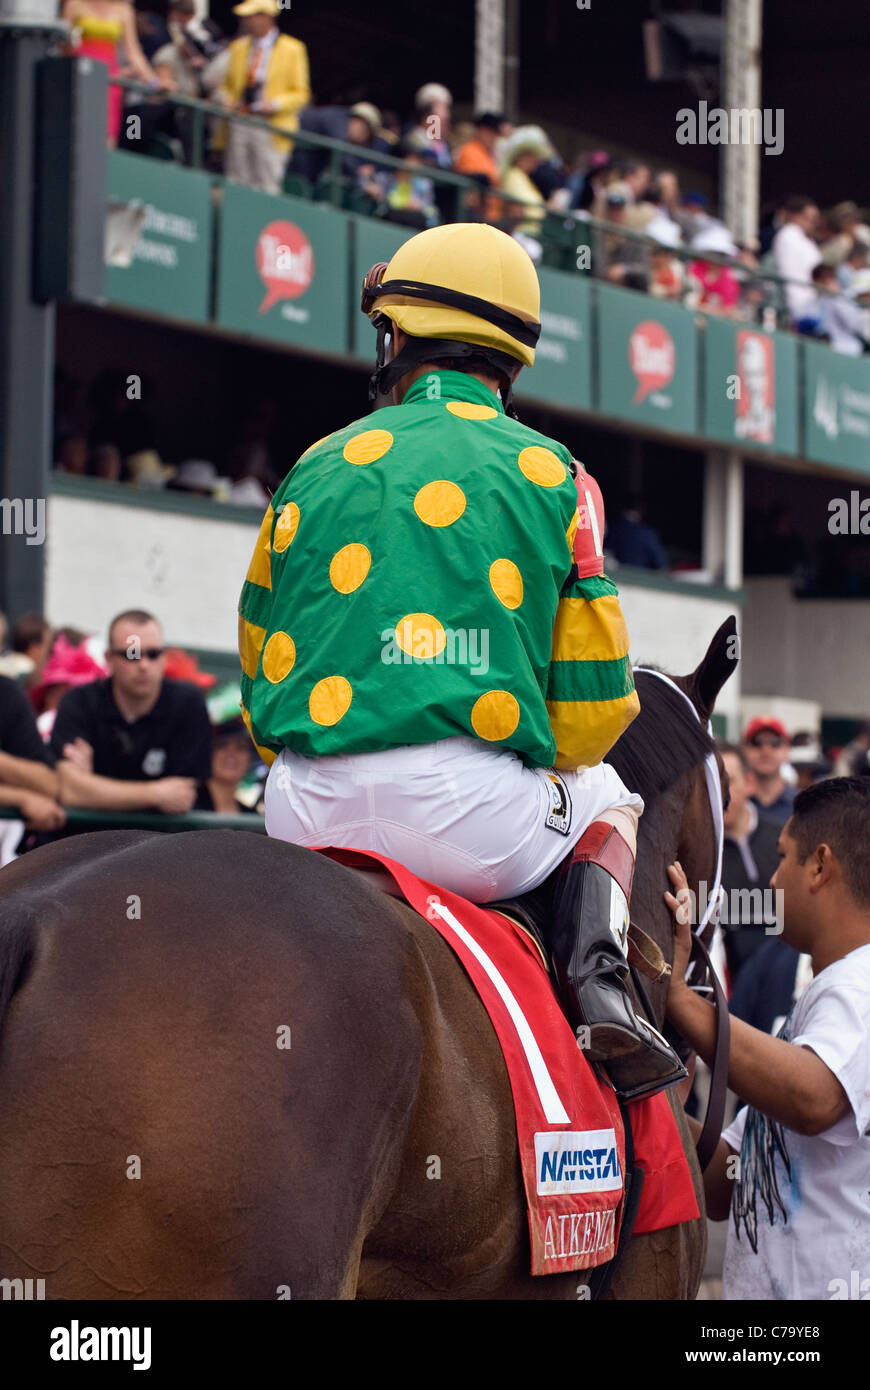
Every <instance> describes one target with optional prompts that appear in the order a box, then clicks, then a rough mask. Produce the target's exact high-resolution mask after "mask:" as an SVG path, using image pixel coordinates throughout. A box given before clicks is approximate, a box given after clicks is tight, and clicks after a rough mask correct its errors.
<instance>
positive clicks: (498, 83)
mask: <svg viewBox="0 0 870 1390" xmlns="http://www.w3.org/2000/svg"><path fill="white" fill-rule="evenodd" d="M504 55H505V0H476V24H475V40H474V109H475V111H503V110H504V108H505V65H504Z"/></svg>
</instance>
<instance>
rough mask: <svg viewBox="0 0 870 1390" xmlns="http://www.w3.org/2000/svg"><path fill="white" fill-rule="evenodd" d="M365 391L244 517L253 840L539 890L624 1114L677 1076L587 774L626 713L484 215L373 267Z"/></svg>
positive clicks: (625, 816) (513, 258) (628, 831)
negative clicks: (631, 957)
mask: <svg viewBox="0 0 870 1390" xmlns="http://www.w3.org/2000/svg"><path fill="white" fill-rule="evenodd" d="M363 310H364V312H366V313H367V314H368V315H369V317H370V318H371V320H372V323H373V324H374V326H375V327H376V329H377V335H378V336H377V343H378V347H377V369H376V371H375V373H374V376H373V378H372V384H371V389H370V398H371V401H372V403H373V404H374V403H375V401H376V399H377V396H378V394H381V395H383V396H389V397H390V398H391V399H392V402H393V403H392V404H391V405H387V406H384V407H383V408H381V409H379V410H377V412H376V413H374V414H373V415H369V416H368V417H366V418H364V419H361V420H356V421H354V422H353V424H350V425H347V426H345V427H344V428H343V429H339V430H337V431H336V432H335V433H334V434H330V435H329V436H327V437H326V438H324V439H321V440H318V441H317V443H316V444H313V445H311V447H310V448H309V449H307V450H306V452H305V453H304V454H303V455H302V456H301V458H300V459H299V461H298V462H297V463H296V464H295V466H294V467H293V468H292V470H291V471H290V473H289V474H288V475H287V477H286V478H285V480H284V482H283V483H282V484H281V486H280V488H279V489H278V491H277V493H276V494H275V496H274V498H273V500H272V505H271V506H270V507H269V509H268V511H267V513H266V516H265V518H264V520H263V525H262V527H261V530H260V535H259V538H258V541H257V545H256V548H255V551H254V556H253V559H252V561H251V565H250V568H249V570H248V574H247V578H246V581H245V585H244V589H243V591H242V595H241V600H240V604H239V615H240V617H239V649H240V656H241V665H242V671H243V676H242V713H243V717H244V720H245V723H246V725H247V727H248V730H249V733H250V734H251V737H252V739H253V741H254V743H255V745H256V746H257V748H258V751H259V752H260V755H261V756H262V757H263V758H264V760H265V761H266V762H267V763H269V764H270V771H269V777H268V781H267V785H266V798H265V800H266V829H267V831H268V833H269V834H270V835H273V836H276V837H278V838H279V839H283V840H288V841H292V842H293V843H295V844H299V845H311V846H313V845H333V846H339V847H343V848H348V849H359V850H373V851H376V852H379V853H381V854H384V855H386V856H388V857H390V858H392V859H396V860H398V861H400V862H401V863H403V864H404V865H405V866H406V867H407V868H409V869H411V870H412V871H413V872H414V873H416V874H418V875H420V876H421V877H423V878H425V879H427V880H428V881H430V882H432V883H436V884H439V885H441V886H443V887H444V888H446V889H448V890H450V891H453V892H456V893H461V894H463V895H464V896H465V897H467V898H470V899H472V900H474V901H476V902H481V903H486V902H494V901H498V900H502V899H505V898H508V897H514V896H517V895H518V894H522V893H526V892H528V891H529V890H531V889H533V888H535V887H536V886H537V885H539V884H542V883H543V882H544V880H545V879H549V878H550V876H551V875H552V876H553V879H552V886H553V888H554V895H553V914H552V915H553V921H552V924H551V935H550V941H549V945H550V948H551V951H552V955H553V958H554V962H555V968H556V975H557V980H558V983H559V986H560V989H561V992H562V995H563V998H564V1003H565V1007H566V1012H567V1013H568V1017H569V1019H570V1021H571V1023H572V1025H573V1026H574V1027H575V1028H578V1030H580V1029H581V1028H582V1029H584V1030H585V1031H584V1032H583V1033H582V1034H581V1033H580V1032H579V1031H578V1037H579V1038H580V1040H581V1045H583V1046H585V1047H586V1048H587V1055H588V1056H589V1057H590V1058H592V1059H593V1060H596V1061H601V1062H603V1064H604V1065H605V1067H606V1069H607V1070H608V1073H609V1075H610V1079H611V1081H612V1083H613V1085H614V1087H615V1089H616V1090H617V1092H618V1093H619V1094H620V1095H621V1096H623V1097H624V1098H625V1099H633V1098H635V1097H637V1096H640V1095H645V1094H650V1093H652V1092H653V1091H656V1090H659V1089H661V1087H662V1086H665V1085H669V1084H671V1083H672V1082H673V1081H675V1080H679V1079H681V1077H683V1076H684V1075H685V1072H684V1070H683V1068H682V1066H681V1064H680V1062H679V1060H678V1058H677V1057H676V1055H675V1054H674V1053H673V1052H672V1050H671V1048H670V1047H669V1046H668V1044H667V1042H666V1041H665V1040H664V1038H662V1036H661V1035H660V1034H659V1033H658V1032H657V1031H656V1030H655V1029H654V1028H652V1027H651V1025H650V1024H649V1023H647V1022H646V1021H644V1020H641V1019H640V1018H638V1017H637V1016H636V1014H635V1012H634V1008H633V1006H632V1002H631V998H630V995H629V992H628V989H627V987H626V985H627V979H628V967H627V963H626V949H627V946H626V933H627V929H628V924H629V916H628V901H629V897H630V892H631V880H632V875H633V871H634V857H635V851H636V831H637V821H638V818H639V816H640V814H641V812H642V810H643V802H642V801H641V799H640V797H639V796H636V795H635V794H633V793H632V792H630V791H629V790H628V789H627V788H626V787H625V786H624V785H623V783H622V782H621V780H620V778H619V777H618V776H617V774H616V773H615V771H614V770H613V768H611V767H609V766H608V765H607V764H606V763H604V762H603V761H602V759H603V758H604V756H605V754H606V753H607V752H608V750H609V749H610V748H611V747H612V746H613V744H614V743H615V742H616V740H617V739H618V738H619V736H620V734H621V733H622V732H623V730H624V729H625V728H626V727H627V725H628V724H629V723H630V722H631V720H632V719H634V717H635V715H636V714H637V712H638V709H639V702H638V697H637V693H636V691H635V688H634V680H633V678H632V672H631V666H630V664H629V659H628V634H627V631H626V627H625V622H624V620H623V617H622V613H621V611H620V607H619V601H618V597H617V591H616V587H615V586H614V584H613V583H612V582H611V581H610V580H609V579H607V578H605V577H604V573H603V562H602V546H601V537H602V535H603V530H604V515H603V508H602V504H601V495H600V492H599V490H598V488H597V486H596V484H595V483H594V481H593V480H592V479H591V478H590V477H589V475H588V474H587V473H586V472H585V470H584V469H583V467H582V466H581V465H580V464H579V463H577V462H576V460H574V459H573V458H572V456H571V453H570V451H569V450H568V449H567V448H566V447H565V446H564V445H562V444H560V443H558V442H557V441H556V440H553V439H550V438H548V437H547V436H546V435H542V434H540V433H538V432H537V431H536V430H533V429H530V428H528V426H526V425H523V424H521V423H520V422H519V420H518V419H517V418H516V415H515V413H514V410H513V407H512V405H511V390H512V387H513V384H514V382H515V380H516V378H517V375H518V373H519V372H520V371H521V370H522V367H523V366H524V365H525V366H531V365H532V363H533V362H534V358H535V343H536V342H537V339H538V336H539V334H540V322H539V315H540V288H539V285H538V278H537V274H536V272H535V268H534V265H533V264H532V261H531V259H530V258H529V256H528V255H527V253H526V252H525V251H524V250H523V249H522V248H521V247H520V246H519V245H518V243H517V242H516V241H514V240H513V239H512V238H511V237H509V236H507V235H505V233H503V232H501V231H498V230H497V229H496V228H494V227H491V226H488V225H485V224H482V223H456V224H452V225H447V226H441V227H435V228H431V229H430V230H428V231H424V232H421V233H420V234H419V235H417V236H414V237H412V238H411V239H410V240H409V241H407V242H405V244H404V245H403V246H402V247H400V249H399V250H398V251H397V252H396V254H395V255H394V256H393V259H392V260H391V261H390V263H389V265H384V264H383V263H380V264H379V265H377V266H375V267H374V268H373V270H372V271H370V272H369V275H368V277H367V279H366V282H365V285H364V288H363Z"/></svg>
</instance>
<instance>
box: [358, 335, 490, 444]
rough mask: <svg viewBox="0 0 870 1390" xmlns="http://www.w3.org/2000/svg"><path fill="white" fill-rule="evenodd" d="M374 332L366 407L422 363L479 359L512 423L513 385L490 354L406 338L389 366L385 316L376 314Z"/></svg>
mask: <svg viewBox="0 0 870 1390" xmlns="http://www.w3.org/2000/svg"><path fill="white" fill-rule="evenodd" d="M373 322H374V324H375V328H376V329H377V334H378V339H377V367H376V368H375V370H374V372H373V373H372V375H371V377H370V379H369V405H370V406H371V407H374V406H375V404H376V402H377V398H378V396H379V395H380V396H387V395H389V394H390V392H391V391H392V390H393V388H394V386H396V385H397V384H398V383H399V382H400V381H401V379H402V377H403V376H405V375H406V374H407V373H408V372H410V371H413V369H414V368H415V367H419V366H420V365H421V364H422V363H423V362H437V361H438V360H439V359H440V358H444V357H450V358H457V357H458V358H462V357H482V358H483V359H484V360H485V361H487V362H489V363H490V365H491V366H492V369H493V372H494V373H495V375H496V376H497V377H498V379H499V386H500V392H501V400H502V405H503V406H504V411H505V414H506V415H510V416H511V417H512V418H513V419H514V420H515V419H516V418H517V413H516V411H515V409H514V406H513V401H512V399H511V396H512V391H513V381H512V380H511V378H510V377H509V376H508V375H507V372H506V371H505V369H504V367H503V366H502V365H501V364H500V363H499V362H498V361H497V360H496V359H495V357H494V356H493V354H492V352H491V350H490V349H489V348H486V347H480V346H478V345H477V344H476V343H457V342H455V341H453V340H451V339H449V338H412V337H406V341H405V346H404V347H403V348H402V350H401V352H399V353H397V354H396V356H395V357H394V358H393V360H392V362H388V361H387V360H386V357H387V340H388V339H391V338H392V320H391V319H389V318H388V317H387V315H386V314H378V315H377V316H376V317H375V319H374V320H373Z"/></svg>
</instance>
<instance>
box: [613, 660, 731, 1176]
mask: <svg viewBox="0 0 870 1390" xmlns="http://www.w3.org/2000/svg"><path fill="white" fill-rule="evenodd" d="M634 669H635V671H636V672H642V673H643V674H644V675H646V676H655V677H656V679H657V680H660V681H664V682H665V684H666V685H669V686H670V687H671V689H672V690H675V691H676V692H677V694H678V695H679V696H680V697H681V698H682V699H683V700H685V702H686V704H687V705H688V706H689V708H690V709H691V711H692V713H693V714H694V716H695V718H696V719H697V720H698V721H699V722H702V721H701V716H700V714H699V713H698V711H697V709H696V708H695V706H694V704H693V703H692V701H691V700H690V699H689V696H688V695H687V694H686V692H685V691H684V690H681V689H680V687H679V686H678V685H677V683H676V681H674V680H672V679H671V677H670V676H666V675H665V673H664V672H663V671H656V670H655V669H654V668H653V667H651V666H636V667H635V668H634ZM707 732H708V734H709V735H710V736H711V738H712V736H713V726H712V724H711V722H710V721H709V720H708V721H707ZM704 780H705V782H706V784H707V795H708V797H709V800H710V814H711V816H712V818H713V829H714V833H715V837H716V875H715V879H714V882H713V891H712V893H711V894H710V896H709V898H708V900H707V906H706V908H705V910H704V915H703V917H702V918H701V921H700V922H699V923H698V925H697V927H695V928H694V932H693V937H692V956H691V964H690V966H689V970H688V972H687V974H686V979H687V982H688V983H689V987H690V988H691V989H693V990H695V991H696V992H697V993H699V994H711V995H712V998H713V1005H714V1007H715V1010H716V1046H715V1050H714V1053H713V1064H712V1066H711V1068H710V1094H709V1096H708V1098H707V1111H706V1114H705V1115H704V1123H703V1125H702V1126H701V1133H700V1134H699V1136H698V1141H697V1143H696V1145H695V1150H696V1153H697V1155H698V1163H699V1164H700V1167H701V1171H702V1172H703V1171H704V1169H705V1168H706V1167H707V1165H708V1163H709V1162H710V1160H711V1158H712V1157H713V1154H714V1153H715V1152H716V1148H717V1146H718V1143H719V1139H720V1137H721V1134H722V1124H723V1122H724V1119H725V1097H726V1092H727V1090H728V1060H729V1053H730V1046H731V1026H730V1019H729V1014H728V1002H727V1000H726V998H725V991H724V990H723V988H722V983H721V981H720V979H719V977H718V975H717V974H716V969H715V967H714V965H713V962H712V960H711V959H710V953H709V951H708V950H707V947H706V945H705V944H704V941H703V940H702V934H703V932H704V930H705V929H706V927H708V926H709V924H710V922H711V921H712V922H714V923H715V922H717V921H718V919H719V911H720V908H721V903H722V897H723V895H724V889H723V887H722V853H723V849H724V844H725V816H724V810H723V807H722V782H721V779H720V777H719V764H718V763H717V761H716V754H715V752H714V751H713V750H712V749H711V750H710V752H709V753H708V754H707V756H706V758H705V759H704ZM705 979H706V980H707V981H709V983H705V982H704V981H705Z"/></svg>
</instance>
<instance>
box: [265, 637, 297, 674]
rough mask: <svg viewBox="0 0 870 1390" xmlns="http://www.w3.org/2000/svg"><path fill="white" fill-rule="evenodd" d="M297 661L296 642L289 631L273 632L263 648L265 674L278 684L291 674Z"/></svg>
mask: <svg viewBox="0 0 870 1390" xmlns="http://www.w3.org/2000/svg"><path fill="white" fill-rule="evenodd" d="M295 661H296V643H295V642H294V641H293V638H292V637H291V636H290V634H289V632H273V633H272V636H271V637H270V638H269V640H268V642H267V643H266V645H265V647H264V648H263V675H264V676H265V677H266V680H267V681H271V682H272V684H273V685H277V684H278V683H279V681H282V680H283V679H284V677H285V676H289V674H290V672H291V671H292V670H293V664H294V662H295Z"/></svg>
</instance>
